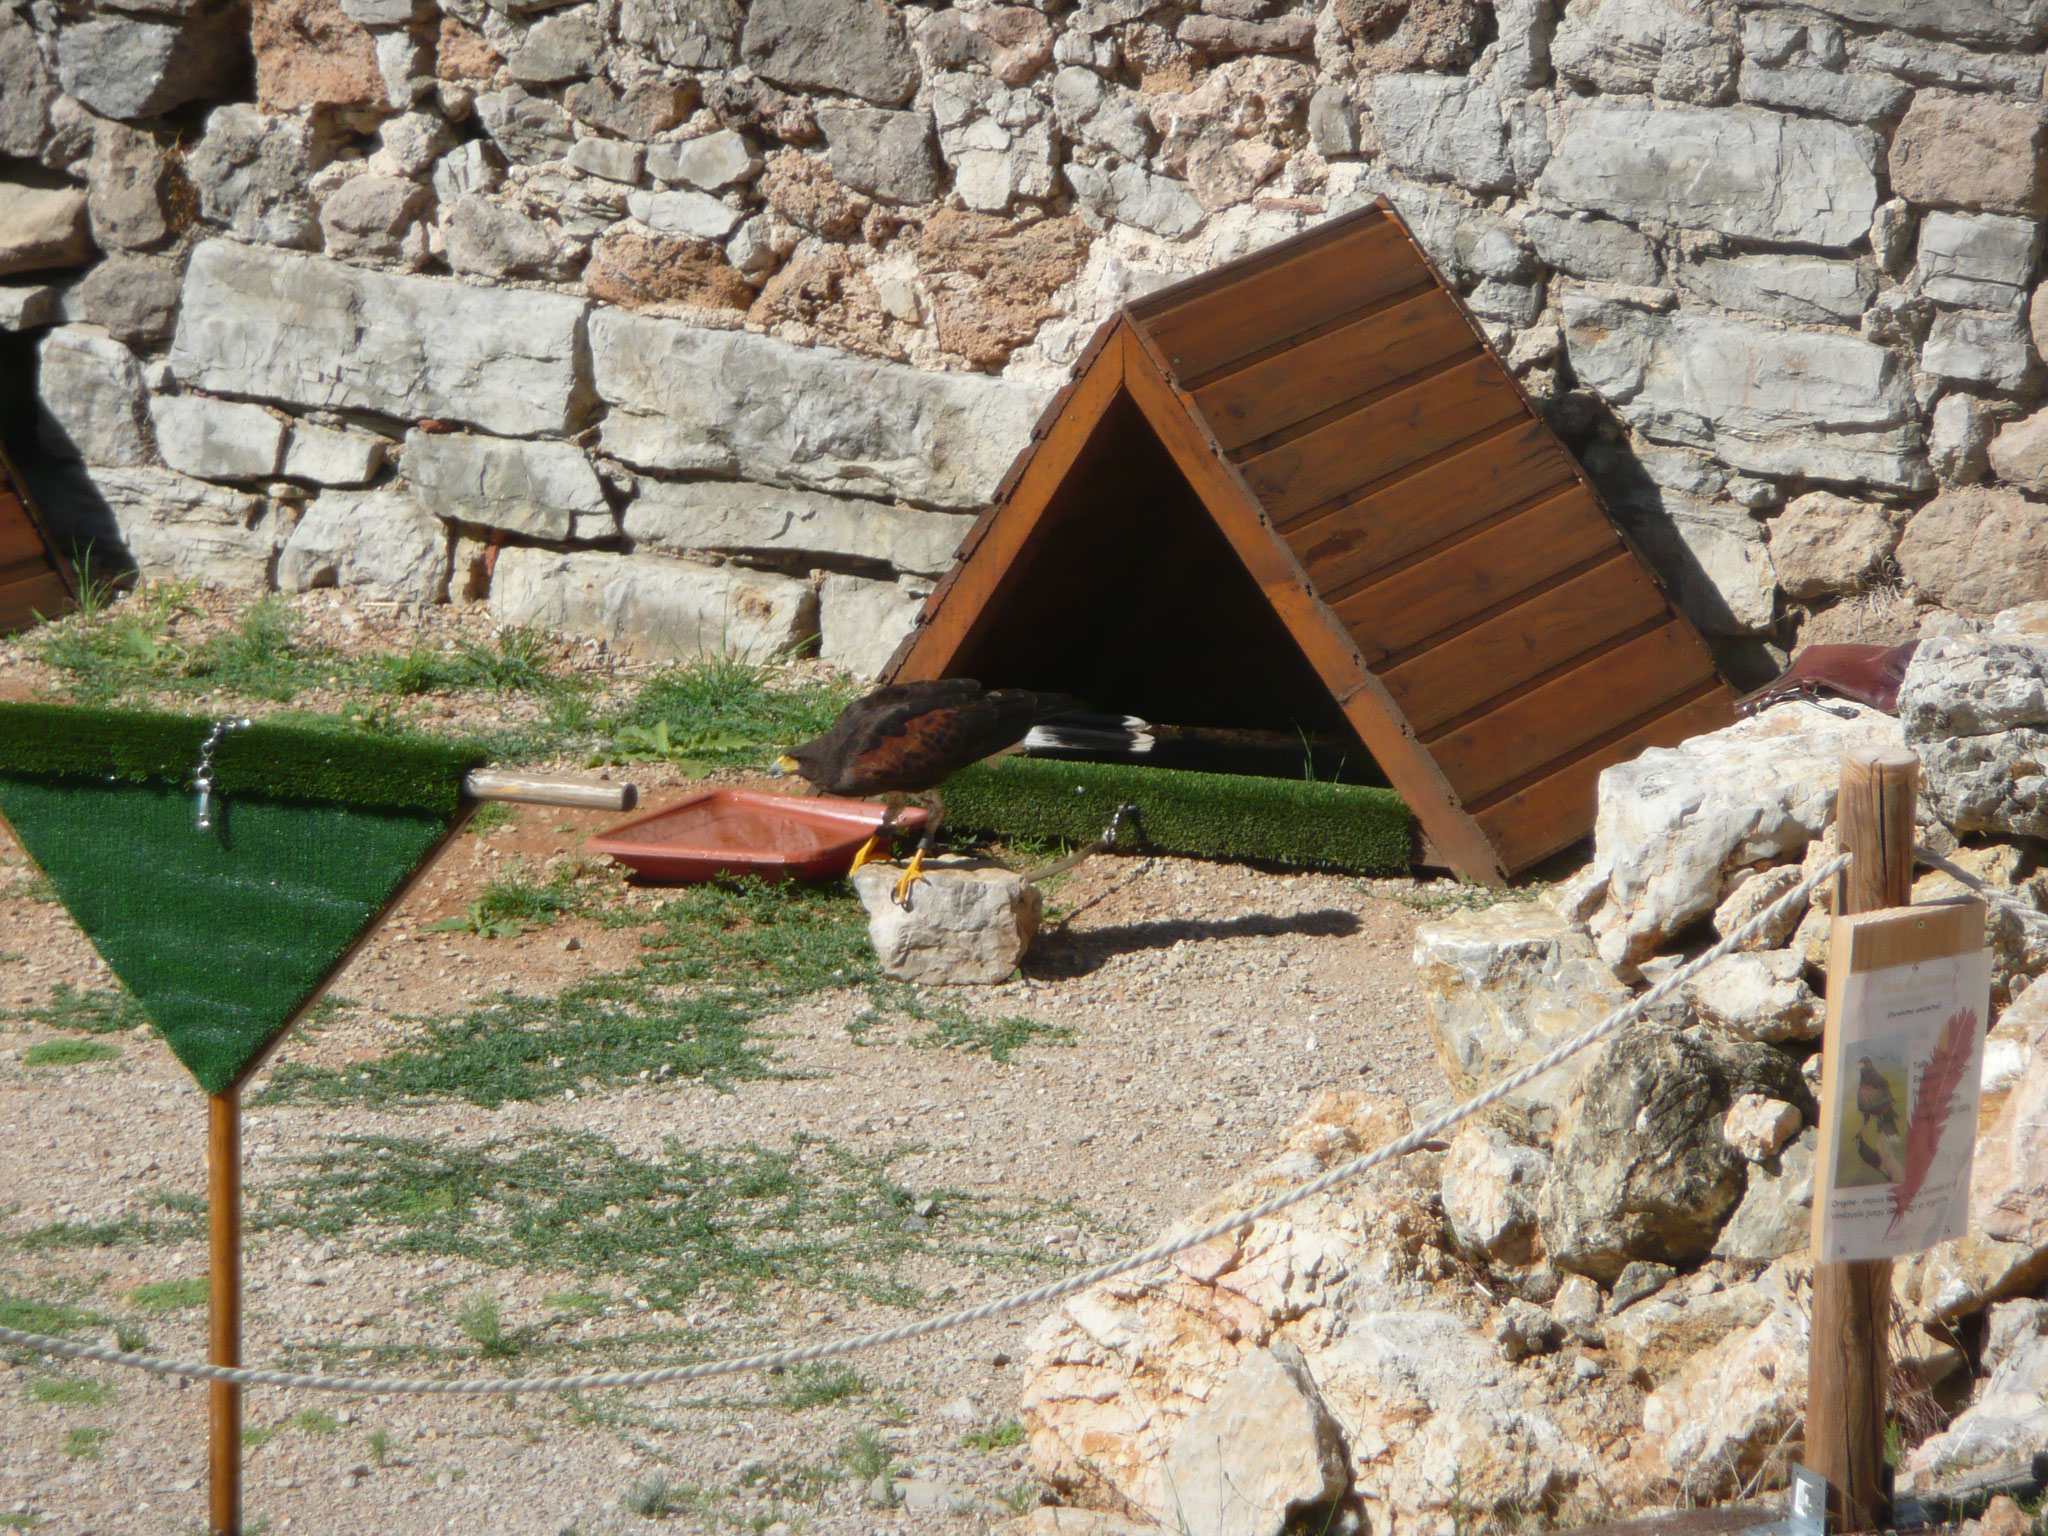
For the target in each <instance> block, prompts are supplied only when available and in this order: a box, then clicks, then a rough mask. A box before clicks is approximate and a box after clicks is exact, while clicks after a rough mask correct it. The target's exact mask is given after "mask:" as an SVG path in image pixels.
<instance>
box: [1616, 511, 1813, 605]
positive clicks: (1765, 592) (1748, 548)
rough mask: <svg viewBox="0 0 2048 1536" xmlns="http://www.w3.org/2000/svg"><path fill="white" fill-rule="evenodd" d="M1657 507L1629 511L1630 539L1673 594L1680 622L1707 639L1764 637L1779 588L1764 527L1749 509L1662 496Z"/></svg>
mask: <svg viewBox="0 0 2048 1536" xmlns="http://www.w3.org/2000/svg"><path fill="white" fill-rule="evenodd" d="M1662 500H1663V505H1662V506H1661V507H1656V508H1651V507H1644V506H1637V507H1632V508H1629V509H1627V510H1626V512H1625V513H1624V516H1625V517H1626V520H1627V524H1628V531H1629V532H1630V533H1631V534H1633V535H1634V536H1635V538H1636V541H1637V542H1638V543H1639V544H1641V545H1642V547H1643V553H1644V554H1646V555H1647V556H1649V559H1650V563H1651V564H1652V565H1654V566H1655V567H1656V568H1657V570H1658V571H1659V572H1660V573H1662V574H1663V576H1664V578H1665V579H1666V580H1667V581H1669V582H1670V583H1671V585H1672V586H1673V587H1674V588H1675V589H1676V592H1677V596H1678V602H1679V606H1680V607H1682V608H1683V609H1684V610H1685V614H1686V617H1687V618H1689V619H1691V620H1692V621H1693V623H1694V624H1695V625H1697V626H1698V627H1699V628H1700V629H1701V630H1703V631H1705V632H1706V633H1707V634H1710V635H1755V634H1765V633H1768V632H1769V630H1770V629H1771V626H1772V624H1773V623H1774V622H1775V620H1776V618H1777V611H1778V583H1777V578H1776V573H1775V572H1774V571H1773V569H1772V565H1771V551H1770V546H1769V545H1768V544H1766V543H1765V542H1764V530H1763V525H1762V524H1761V523H1759V522H1758V521H1757V520H1756V519H1755V518H1754V517H1751V516H1750V515H1749V512H1748V511H1747V509H1745V508H1743V507H1739V506H1735V505H1732V504H1731V503H1728V502H1723V501H1715V502H1709V501H1699V500H1697V499H1695V498H1693V497H1690V496H1682V495H1679V494H1677V493H1676V492H1667V493H1666V494H1665V495H1664V497H1663V498H1662Z"/></svg>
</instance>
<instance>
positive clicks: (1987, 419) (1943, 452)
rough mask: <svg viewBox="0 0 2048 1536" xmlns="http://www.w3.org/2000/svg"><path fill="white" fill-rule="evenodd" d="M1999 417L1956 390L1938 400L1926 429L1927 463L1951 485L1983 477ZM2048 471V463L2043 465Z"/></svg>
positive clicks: (1972, 397) (1971, 397)
mask: <svg viewBox="0 0 2048 1536" xmlns="http://www.w3.org/2000/svg"><path fill="white" fill-rule="evenodd" d="M1997 426H1998V421H1997V418H1996V417H1994V416H1993V415H1992V413H1991V411H1990V409H1989V408H1988V407H1987V406H1986V405H1985V403H1984V402H1983V401H1982V400H1979V399H1978V398H1977V397H1976V396H1975V395H1971V394H1965V393H1963V392H1962V391H1960V390H1954V391H1951V392H1949V393H1948V394H1945V395H1943V396H1942V397H1941V399H1939V400H1938V401H1936V402H1935V406H1934V415H1933V417H1932V418H1931V419H1930V425H1929V427H1928V432H1927V462H1928V465H1929V466H1930V467H1931V468H1932V469H1933V470H1934V472H1935V474H1937V475H1939V476H1940V477H1941V478H1942V479H1943V480H1944V481H1946V482H1947V483H1949V484H1950V485H1969V484H1971V483H1972V482H1974V481H1978V480H1982V479H1983V478H1984V471H1985V469H1986V467H1987V466H1988V463H1989V458H1990V452H1989V450H1990V447H1991V434H1992V432H1993V431H1994V430H1996V428H1997ZM2043 468H2044V470H2048V464H2044V465H2043Z"/></svg>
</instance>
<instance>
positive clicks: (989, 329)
mask: <svg viewBox="0 0 2048 1536" xmlns="http://www.w3.org/2000/svg"><path fill="white" fill-rule="evenodd" d="M1088 245H1089V232H1088V228H1087V226H1086V225H1084V224H1083V223H1082V222H1081V221H1080V220H1079V219H1075V218H1066V219H1038V220H1035V221H1031V222H1028V223H1022V224H1016V223H1010V222H1008V221H1006V220H1001V219H995V218H991V217H990V216H988V215H987V214H981V213H973V212H970V211H967V210H956V209H950V208H942V209H940V210H939V211H937V212H936V213H934V214H933V215H932V216H931V217H930V218H928V219H927V220H926V221H925V226H924V232H923V234H921V235H920V236H919V237H918V242H917V264H918V270H919V272H920V273H921V274H922V275H923V277H924V279H925V282H926V285H927V292H928V293H929V295H930V301H931V307H932V310H933V318H934V319H935V320H936V322H937V324H938V332H939V345H940V346H942V347H943V348H945V349H946V350H947V351H948V352H955V353H958V354H959V355H960V356H962V357H965V358H966V359H967V360H968V361H969V362H971V363H975V364H977V365H979V366H981V367H984V368H990V367H1000V366H1001V365H1002V364H1003V363H1006V362H1008V361H1009V358H1010V355H1011V354H1012V353H1013V352H1015V351H1016V350H1017V349H1018V348H1019V347H1022V346H1025V345H1028V344H1029V342H1030V341H1031V339H1032V338H1033V337H1034V336H1036V335H1037V334H1038V331H1039V328H1040V327H1041V326H1042V325H1044V324H1045V322H1046V321H1047V320H1049V319H1051V318H1053V316H1054V315H1055V314H1056V313H1057V308H1056V305H1055V301H1054V298H1053V296H1054V294H1056V293H1057V292H1058V291H1059V290H1060V289H1061V288H1063V287H1065V286H1066V285H1067V284H1068V283H1070V282H1071V281H1073V279H1074V278H1075V277H1076V276H1077V275H1078V274H1079V273H1080V271H1081V267H1082V263H1083V261H1084V260H1085V259H1086V257H1087V254H1088Z"/></svg>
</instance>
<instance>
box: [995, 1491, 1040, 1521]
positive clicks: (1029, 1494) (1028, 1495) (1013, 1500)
mask: <svg viewBox="0 0 2048 1536" xmlns="http://www.w3.org/2000/svg"><path fill="white" fill-rule="evenodd" d="M996 1501H997V1502H998V1503H999V1504H1001V1505H1002V1506H1003V1508H1005V1509H1007V1510H1008V1511H1009V1512H1010V1513H1011V1514H1013V1515H1028V1514H1030V1513H1031V1511H1033V1510H1034V1509H1036V1508H1038V1506H1039V1505H1041V1504H1043V1503H1044V1502H1045V1490H1044V1489H1042V1488H1040V1487H1039V1486H1038V1484H1036V1483H1019V1484H1018V1485H1017V1486H1016V1487H1014V1488H1007V1489H1005V1490H1003V1491H1002V1492H1001V1493H998V1494H997V1495H996Z"/></svg>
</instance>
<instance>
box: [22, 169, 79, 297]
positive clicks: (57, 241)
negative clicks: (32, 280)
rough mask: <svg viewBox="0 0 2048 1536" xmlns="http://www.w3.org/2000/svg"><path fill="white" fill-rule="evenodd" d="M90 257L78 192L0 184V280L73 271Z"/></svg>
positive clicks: (66, 188)
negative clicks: (17, 274) (65, 269)
mask: <svg viewBox="0 0 2048 1536" xmlns="http://www.w3.org/2000/svg"><path fill="white" fill-rule="evenodd" d="M92 253H93V245H92V231H91V227H90V224H89V221H88V218H87V213H86V193H85V191H84V190H83V189H82V188H77V187H47V188H46V187H25V186H21V185H19V184H17V183H14V182H0V277H4V276H7V275H9V274H11V273H15V272H40V271H48V270H49V269H51V268H54V267H75V266H78V265H80V264H82V263H83V262H85V261H87V260H89V259H90V258H91V256H92Z"/></svg>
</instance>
